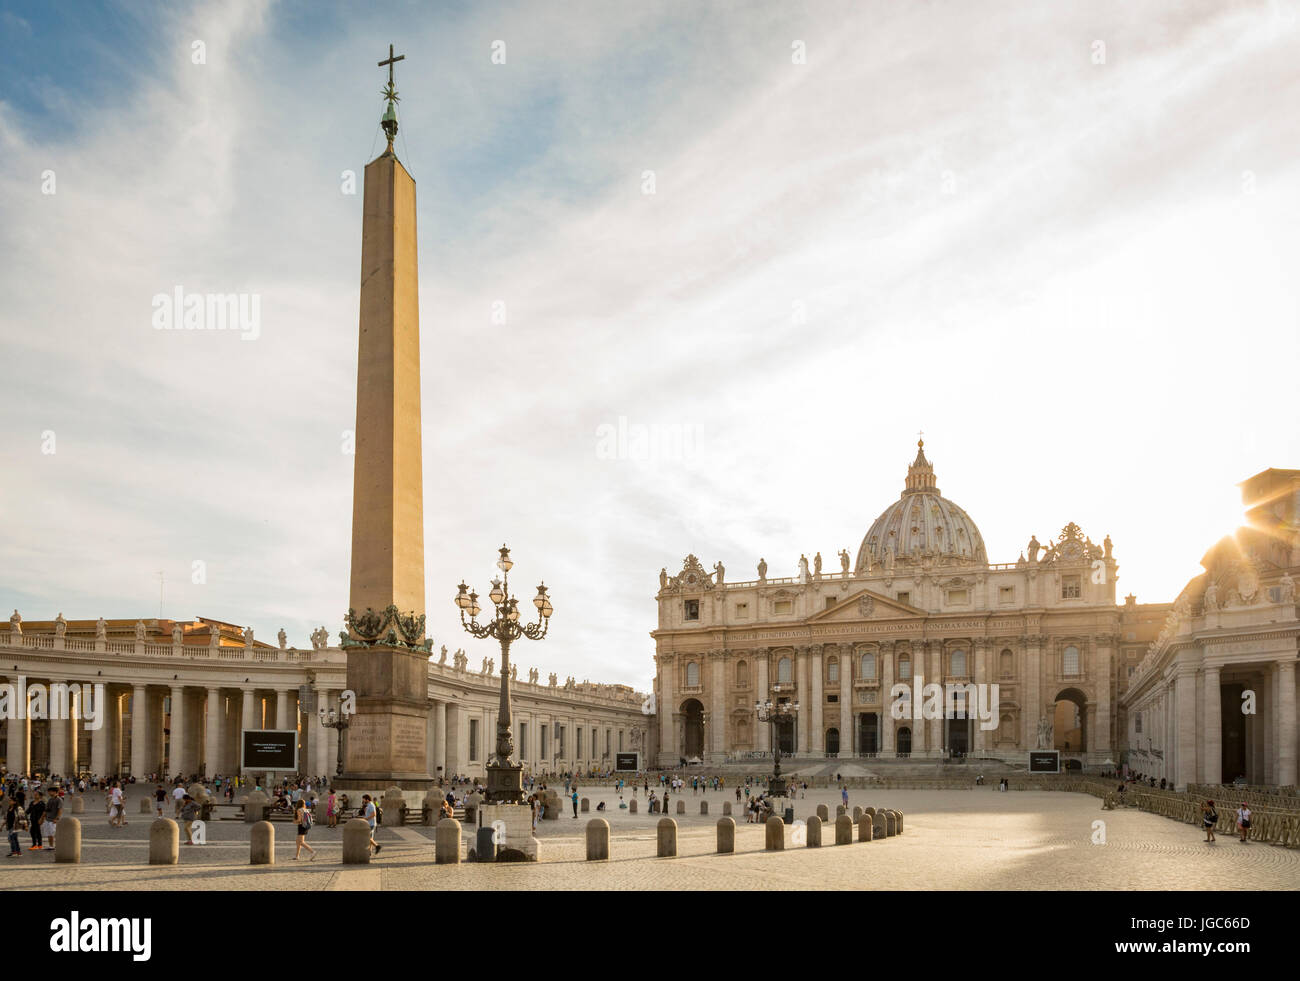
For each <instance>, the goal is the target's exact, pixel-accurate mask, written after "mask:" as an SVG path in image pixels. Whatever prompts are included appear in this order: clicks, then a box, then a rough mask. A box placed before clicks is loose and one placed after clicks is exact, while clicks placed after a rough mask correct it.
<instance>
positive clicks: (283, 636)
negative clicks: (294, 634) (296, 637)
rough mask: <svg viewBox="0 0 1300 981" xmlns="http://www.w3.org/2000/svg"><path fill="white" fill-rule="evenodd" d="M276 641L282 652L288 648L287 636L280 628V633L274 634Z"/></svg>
mask: <svg viewBox="0 0 1300 981" xmlns="http://www.w3.org/2000/svg"><path fill="white" fill-rule="evenodd" d="M276 639H277V640H279V641H280V650H284V649H285V648H286V647H288V646H289V635H288V634H286V633H285V632H284V628H283V627H281V628H280V632H279V633H278V634H276Z"/></svg>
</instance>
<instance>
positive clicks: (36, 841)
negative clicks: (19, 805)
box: [27, 790, 1245, 852]
mask: <svg viewBox="0 0 1300 981" xmlns="http://www.w3.org/2000/svg"><path fill="white" fill-rule="evenodd" d="M1239 813H1240V812H1239ZM44 818H45V801H43V800H41V792H40V791H39V790H34V791H32V806H31V807H29V808H27V827H28V828H29V829H30V831H31V833H32V847H31V848H29V849H28V851H33V852H39V851H40V850H41V848H42V845H41V822H42V821H43V820H44ZM1242 840H1243V841H1244V840H1245V839H1242Z"/></svg>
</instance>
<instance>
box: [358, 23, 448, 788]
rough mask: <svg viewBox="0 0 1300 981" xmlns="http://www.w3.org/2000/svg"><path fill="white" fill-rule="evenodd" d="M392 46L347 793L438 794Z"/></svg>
mask: <svg viewBox="0 0 1300 981" xmlns="http://www.w3.org/2000/svg"><path fill="white" fill-rule="evenodd" d="M401 60H402V56H400V55H399V56H396V57H395V56H394V55H393V52H392V46H391V45H390V46H389V57H388V60H387V61H381V62H379V64H380V66H381V67H382V66H384V65H387V66H388V87H387V88H386V89H385V90H384V96H385V98H386V99H387V100H388V108H387V111H386V112H385V113H384V116H383V122H382V125H383V128H384V132H385V133H386V134H387V136H388V147H387V149H386V150H385V151H384V152H383V153H382V154H380V156H378V157H377V158H375V159H374V160H372V161H371V162H370V163H369V164H367V166H366V171H365V192H364V213H363V218H362V226H361V313H360V336H359V340H358V345H357V428H356V456H355V462H354V464H353V466H354V471H353V496H352V581H351V598H350V607H351V609H350V610H349V612H348V616H347V625H348V635H347V638H346V639H345V640H344V647H345V648H346V649H347V660H348V667H347V679H348V688H349V689H350V690H351V691H352V692H353V693H354V694H355V696H356V714H355V715H353V716H352V717H351V719H350V720H349V727H348V730H347V735H346V744H347V752H346V755H345V759H344V771H343V776H344V781H343V786H348V787H354V788H371V789H379V790H382V789H386V788H387V787H390V786H393V785H394V784H395V785H397V786H400V787H401V788H402V789H404V790H417V789H422V788H426V787H428V786H429V785H430V783H431V781H430V777H429V768H428V761H427V746H426V734H427V731H428V717H429V702H428V666H429V641H428V639H427V638H426V637H425V633H424V608H425V607H424V493H423V488H424V485H423V479H422V472H421V453H420V306H419V288H418V280H417V262H416V237H415V181H414V180H413V179H412V177H411V175H410V174H408V173H407V172H406V168H405V167H403V166H402V163H401V161H399V160H398V159H397V155H396V153H395V152H394V150H393V137H394V136H395V135H396V134H397V114H396V112H395V110H394V103H396V102H397V101H398V98H397V90H396V89H395V88H394V86H393V64H394V63H395V62H397V61H401Z"/></svg>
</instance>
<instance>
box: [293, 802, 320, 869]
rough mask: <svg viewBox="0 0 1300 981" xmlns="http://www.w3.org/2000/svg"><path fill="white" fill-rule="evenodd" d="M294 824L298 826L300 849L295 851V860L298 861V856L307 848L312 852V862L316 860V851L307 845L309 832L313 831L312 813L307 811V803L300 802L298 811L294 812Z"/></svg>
mask: <svg viewBox="0 0 1300 981" xmlns="http://www.w3.org/2000/svg"><path fill="white" fill-rule="evenodd" d="M293 821H294V824H296V825H298V847H297V848H296V849H295V850H294V853H293V860H294V861H295V862H296V861H298V856H299V855H301V854H302V850H303V849H304V848H305V849H307V851H309V852H311V861H313V862H314V861H315V860H316V849H314V848H312V847H311V845H309V844H307V832H308V831H310V830H311V824H312V822H311V811H309V810H308V809H307V802H306V801H304V800H301V799H300V800H299V801H298V804H297V809H296V810H295V811H294V812H293Z"/></svg>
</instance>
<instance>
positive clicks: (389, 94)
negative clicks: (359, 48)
mask: <svg viewBox="0 0 1300 981" xmlns="http://www.w3.org/2000/svg"><path fill="white" fill-rule="evenodd" d="M405 59H406V55H395V54H393V46H392V45H391V44H390V45H389V46H388V57H387V58H386V59H385V60H383V61H381V62H379V67H380V68H383V67H384V66H385V65H387V66H388V85H387V86H386V87H385V88H384V90H383V91H382V92H380V93H379V94H380V95H382V96H383V97H384V98H385V99H387V100H388V108H387V109H385V110H384V118H383V120H382V121H381V122H380V125H381V126H383V128H384V134H385V135H386V136H387V137H388V150H387V151H386V152H388V153H392V152H393V137H395V136H396V135H397V113H396V111H394V109H393V103H395V102H401V101H402V100H401V99H399V98H398V97H397V89H396V87H395V86H394V84H393V65H395V64H397V62H399V61H404V60H405Z"/></svg>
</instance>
